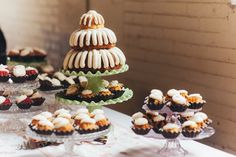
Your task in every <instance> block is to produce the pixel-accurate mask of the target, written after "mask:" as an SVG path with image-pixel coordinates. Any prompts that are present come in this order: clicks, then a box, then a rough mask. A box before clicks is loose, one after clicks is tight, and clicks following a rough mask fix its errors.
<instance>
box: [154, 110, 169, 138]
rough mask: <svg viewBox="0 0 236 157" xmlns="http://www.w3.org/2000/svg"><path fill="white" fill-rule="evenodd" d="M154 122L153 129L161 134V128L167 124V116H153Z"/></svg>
mask: <svg viewBox="0 0 236 157" xmlns="http://www.w3.org/2000/svg"><path fill="white" fill-rule="evenodd" d="M152 122H153V131H154V132H155V133H157V134H160V133H161V131H160V129H161V128H163V127H164V126H165V125H166V124H167V121H166V118H165V117H164V116H162V115H161V114H159V115H157V116H155V117H154V118H152Z"/></svg>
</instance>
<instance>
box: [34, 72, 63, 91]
mask: <svg viewBox="0 0 236 157" xmlns="http://www.w3.org/2000/svg"><path fill="white" fill-rule="evenodd" d="M38 78H39V83H40V87H39V89H40V90H42V91H51V90H58V89H62V88H63V85H62V84H61V82H60V81H59V80H58V79H56V78H50V77H48V76H45V75H40V76H39V77H38Z"/></svg>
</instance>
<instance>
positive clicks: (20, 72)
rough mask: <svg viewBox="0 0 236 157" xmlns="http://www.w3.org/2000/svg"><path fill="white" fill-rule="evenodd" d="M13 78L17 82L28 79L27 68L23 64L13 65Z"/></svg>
mask: <svg viewBox="0 0 236 157" xmlns="http://www.w3.org/2000/svg"><path fill="white" fill-rule="evenodd" d="M11 79H12V81H13V82H15V83H23V82H25V80H26V69H25V66H23V65H16V66H14V67H13V71H12V76H11Z"/></svg>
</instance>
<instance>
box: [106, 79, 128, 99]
mask: <svg viewBox="0 0 236 157" xmlns="http://www.w3.org/2000/svg"><path fill="white" fill-rule="evenodd" d="M109 90H110V91H111V92H112V93H113V94H114V97H113V98H118V97H121V96H122V95H123V94H124V92H125V88H124V85H123V84H121V83H119V82H118V81H117V80H113V81H111V82H110V85H109Z"/></svg>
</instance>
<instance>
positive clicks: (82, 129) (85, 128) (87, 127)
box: [76, 118, 99, 134]
mask: <svg viewBox="0 0 236 157" xmlns="http://www.w3.org/2000/svg"><path fill="white" fill-rule="evenodd" d="M98 129H99V127H98V126H97V124H96V121H95V120H94V119H92V118H85V119H83V120H82V121H81V123H80V126H79V128H76V131H77V132H78V133H79V134H89V133H94V132H96V131H98Z"/></svg>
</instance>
